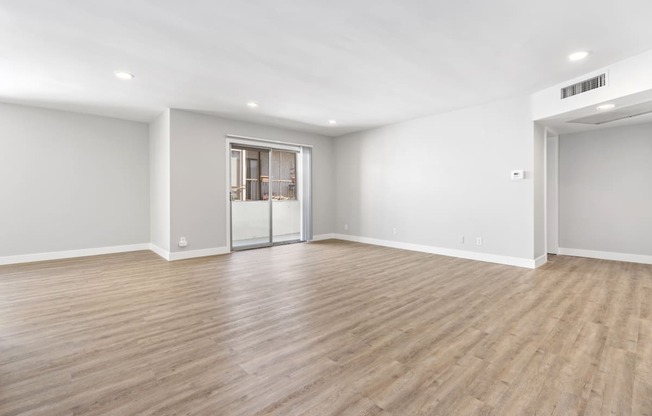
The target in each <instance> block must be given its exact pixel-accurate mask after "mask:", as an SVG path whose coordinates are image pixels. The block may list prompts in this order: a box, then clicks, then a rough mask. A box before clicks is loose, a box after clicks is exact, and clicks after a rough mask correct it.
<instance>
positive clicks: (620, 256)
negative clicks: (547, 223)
mask: <svg viewBox="0 0 652 416" xmlns="http://www.w3.org/2000/svg"><path fill="white" fill-rule="evenodd" d="M558 254H560V255H563V256H575V257H588V258H591V259H601V260H615V261H626V262H629V263H642V264H652V256H646V255H644V254H628V253H614V252H610V251H595V250H583V249H579V248H562V247H559V252H558Z"/></svg>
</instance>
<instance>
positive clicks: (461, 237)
mask: <svg viewBox="0 0 652 416" xmlns="http://www.w3.org/2000/svg"><path fill="white" fill-rule="evenodd" d="M457 242H458V243H460V244H464V236H463V235H461V236H459V237H457Z"/></svg>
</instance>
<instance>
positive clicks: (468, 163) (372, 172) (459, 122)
mask: <svg viewBox="0 0 652 416" xmlns="http://www.w3.org/2000/svg"><path fill="white" fill-rule="evenodd" d="M532 129H533V124H532V121H531V116H530V112H529V104H528V100H527V99H525V98H523V99H514V100H505V101H500V102H495V103H491V104H487V105H483V106H478V107H473V108H468V109H464V110H460V111H454V112H450V113H446V114H439V115H434V116H429V117H424V118H420V119H416V120H412V121H407V122H403V123H398V124H393V125H389V126H385V127H381V128H377V129H374V130H368V131H363V132H359V133H353V134H349V135H345V136H342V137H338V138H337V139H336V140H335V160H336V184H337V217H336V230H337V232H338V233H343V234H350V235H354V236H362V237H370V238H377V239H383V240H395V241H400V242H406V243H413V244H422V245H428V246H434V247H439V248H452V249H458V250H467V251H477V252H486V253H491V254H498V255H505V256H512V257H518V258H525V259H532V258H533V253H534V250H533V242H534V234H533V212H534V206H533V191H534V188H533V180H532V169H533V130H532ZM514 169H524V170H526V179H525V180H523V181H516V182H512V181H511V180H510V172H511V170H514ZM345 223H346V224H348V225H349V229H348V231H345V230H344V228H343V225H344V224H345ZM394 227H396V228H397V231H398V233H397V235H393V233H392V229H393V228H394ZM460 235H464V236H465V237H466V243H465V244H460V243H458V242H457V239H458V236H460ZM477 236H480V237H483V238H484V245H483V246H476V245H475V237H477Z"/></svg>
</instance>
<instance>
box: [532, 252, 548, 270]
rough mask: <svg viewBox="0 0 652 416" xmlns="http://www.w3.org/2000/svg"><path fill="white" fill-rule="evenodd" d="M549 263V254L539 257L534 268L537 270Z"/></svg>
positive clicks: (535, 260)
mask: <svg viewBox="0 0 652 416" xmlns="http://www.w3.org/2000/svg"><path fill="white" fill-rule="evenodd" d="M547 262H548V255H547V254H544V255H543V256H540V257H537V258H536V259H534V268H535V269H536V268H538V267H541V266H543V265H544V264H546V263H547Z"/></svg>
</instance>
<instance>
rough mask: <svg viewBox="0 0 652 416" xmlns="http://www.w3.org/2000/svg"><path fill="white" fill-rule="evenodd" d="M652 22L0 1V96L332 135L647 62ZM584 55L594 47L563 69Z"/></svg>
mask: <svg viewBox="0 0 652 416" xmlns="http://www.w3.org/2000/svg"><path fill="white" fill-rule="evenodd" d="M650 15H652V2H650V1H649V0H611V1H607V0H591V1H587V0H572V1H568V0H563V1H561V0H550V1H538V2H532V1H523V0H493V1H479V0H457V1H446V2H444V1H434V0H411V1H405V0H373V1H372V0H366V1H365V0H363V1H355V0H347V1H340V0H330V1H324V0H320V1H317V0H278V1H269V0H233V1H231V0H217V1H215V0H213V1H208V0H207V1H201V0H192V1H188V0H186V1H179V0H175V1H171V0H128V1H126V0H114V1H109V0H104V1H102V0H56V1H51V0H2V1H1V2H0V101H5V102H13V103H23V104H29V105H37V106H44V107H51V108H58V109H64V110H71V111H78V112H84V113H92V114H99V115H106V116H111V117H118V118H126V119H133V120H140V121H150V120H152V119H153V118H154V117H155V116H156V115H158V114H159V113H160V112H162V111H163V110H164V109H165V108H167V107H172V108H183V109H189V110H195V111H201V112H207V113H214V114H219V115H223V116H226V117H232V118H237V119H242V120H250V121H256V122H260V123H265V124H270V125H277V126H284V127H290V128H295V129H299V130H304V131H310V132H315V133H322V134H326V135H330V136H336V135H340V134H344V133H347V132H351V131H355V130H360V129H364V128H369V127H374V126H379V125H383V124H389V123H392V122H397V121H402V120H407V119H410V118H415V117H419V116H422V115H427V114H433V113H438V112H444V111H448V110H452V109H456V108H461V107H465V106H469V105H473V104H479V103H483V102H488V101H491V100H494V99H498V98H503V97H509V96H514V95H519V94H524V93H530V92H534V91H536V90H539V89H542V88H544V87H547V86H550V85H553V84H556V83H559V82H563V81H565V80H567V79H570V78H573V77H576V76H579V75H582V74H584V73H586V72H589V71H592V70H594V69H597V68H599V67H602V66H605V65H608V64H610V63H612V62H614V61H617V60H620V59H623V58H625V57H629V56H632V55H634V54H637V53H640V52H643V51H645V50H647V49H650V47H652V25H651V24H650V23H649V16H650ZM581 49H590V50H591V51H592V52H593V53H592V55H591V56H590V57H589V58H588V59H586V60H585V61H581V62H575V63H571V62H569V61H568V60H567V58H566V56H567V55H568V54H569V53H570V52H573V51H576V50H581ZM119 69H120V70H126V71H129V72H132V73H133V74H135V76H136V78H135V79H133V80H132V81H119V80H117V79H116V78H115V77H114V75H113V72H114V70H119ZM250 100H255V101H257V102H259V103H260V107H259V108H258V109H256V110H252V109H250V108H248V107H247V106H246V105H245V103H246V102H247V101H250ZM329 119H336V120H338V125H337V126H336V127H330V126H329V125H328V123H327V121H328V120H329Z"/></svg>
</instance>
